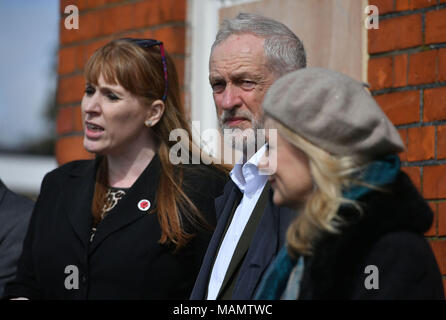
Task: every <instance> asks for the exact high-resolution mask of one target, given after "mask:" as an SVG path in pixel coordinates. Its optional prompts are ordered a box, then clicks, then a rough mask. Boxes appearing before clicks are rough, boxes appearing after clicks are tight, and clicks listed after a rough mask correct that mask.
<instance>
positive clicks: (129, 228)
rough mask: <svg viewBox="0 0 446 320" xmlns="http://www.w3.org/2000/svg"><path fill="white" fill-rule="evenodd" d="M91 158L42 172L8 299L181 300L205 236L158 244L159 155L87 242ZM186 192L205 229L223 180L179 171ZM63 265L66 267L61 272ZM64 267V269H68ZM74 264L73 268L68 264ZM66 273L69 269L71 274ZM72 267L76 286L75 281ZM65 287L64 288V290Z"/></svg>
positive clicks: (204, 171)
mask: <svg viewBox="0 0 446 320" xmlns="http://www.w3.org/2000/svg"><path fill="white" fill-rule="evenodd" d="M97 163H98V162H97V161H94V160H90V161H85V160H84V161H75V162H71V163H69V164H66V165H64V166H62V167H60V168H58V169H56V170H54V171H52V172H50V173H48V174H47V175H46V176H45V178H44V180H43V182H42V188H41V193H40V195H39V198H38V200H37V203H36V206H35V209H34V212H33V215H32V218H31V222H30V228H29V231H28V234H27V236H26V239H25V243H24V250H23V254H22V256H21V258H20V261H19V266H18V274H17V277H16V279H15V280H14V281H13V282H11V283H9V284H8V286H7V287H6V291H5V295H6V296H7V297H12V296H15V297H17V296H23V297H27V298H30V299H185V298H187V297H188V296H189V294H190V292H191V290H192V286H193V283H194V280H195V278H196V276H197V273H198V270H199V267H200V265H201V261H202V258H203V256H204V253H205V251H206V247H207V245H208V241H209V239H210V236H211V234H212V232H200V233H199V234H198V236H197V237H196V238H194V239H193V240H192V241H191V242H190V243H189V244H188V245H187V246H186V247H185V248H183V249H181V250H179V251H178V252H176V253H174V252H173V247H172V246H168V245H161V244H159V243H158V241H159V239H160V237H161V230H160V226H159V223H158V217H157V215H156V214H149V213H148V212H150V210H149V211H141V210H140V209H139V208H138V202H139V201H140V200H142V199H147V200H149V201H150V202H151V206H152V207H154V206H156V202H155V196H156V191H157V187H158V182H159V177H160V166H161V163H160V160H159V158H158V156H155V157H154V159H153V160H152V161H151V162H150V164H149V165H148V166H147V168H146V169H145V170H144V172H143V173H142V174H141V176H140V177H139V178H138V179H137V181H136V182H135V183H134V185H133V186H132V187H131V188H130V189H129V190H128V191H127V194H126V195H125V196H124V197H123V198H122V199H121V200H120V201H119V202H118V204H117V205H116V207H115V208H113V209H112V210H111V211H110V212H109V213H108V214H107V216H106V217H105V218H104V219H103V220H102V221H101V222H100V224H99V225H98V228H97V232H96V234H95V236H94V238H93V241H92V242H91V243H90V230H91V225H92V215H91V203H92V198H93V192H94V183H95V175H96V170H97ZM184 181H185V184H186V185H187V186H189V187H185V189H184V190H185V192H186V193H187V194H188V196H189V197H190V198H191V200H192V201H193V202H194V203H195V205H196V206H197V207H198V209H199V210H200V211H201V212H202V214H203V215H205V216H206V218H207V220H208V221H209V222H210V223H211V224H212V222H213V221H215V210H214V198H215V197H216V196H218V195H219V194H220V193H221V192H222V189H223V186H224V183H225V182H226V175H225V174H223V173H220V172H218V171H217V170H215V169H212V168H211V167H207V166H202V165H195V166H185V170H184ZM67 266H68V269H66V268H67ZM69 266H71V267H69ZM73 266H74V267H73ZM70 268H71V269H70ZM73 268H75V269H77V270H78V277H77V278H78V280H79V281H78V289H76V288H74V289H67V288H66V282H68V287H69V288H70V287H73V285H74V284H75V280H74V278H76V276H77V274H76V272H75V271H73V270H74V269H73ZM70 284H71V286H70Z"/></svg>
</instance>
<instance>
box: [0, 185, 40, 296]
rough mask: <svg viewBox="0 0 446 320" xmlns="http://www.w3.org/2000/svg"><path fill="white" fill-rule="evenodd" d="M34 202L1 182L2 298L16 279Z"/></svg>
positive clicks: (0, 269) (0, 283)
mask: <svg viewBox="0 0 446 320" xmlns="http://www.w3.org/2000/svg"><path fill="white" fill-rule="evenodd" d="M33 206H34V202H32V201H31V200H29V199H28V198H26V197H24V196H21V195H18V194H15V193H14V192H12V191H11V190H9V189H8V188H7V187H6V186H5V184H4V183H3V181H2V180H0V296H2V295H3V291H4V289H5V285H6V283H7V282H8V281H10V280H12V279H14V277H15V274H16V270H17V261H18V260H19V257H20V254H21V253H22V247H23V240H24V239H25V235H26V230H27V229H28V223H29V219H30V217H31V212H32V210H33Z"/></svg>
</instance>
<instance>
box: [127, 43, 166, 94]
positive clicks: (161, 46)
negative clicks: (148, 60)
mask: <svg viewBox="0 0 446 320" xmlns="http://www.w3.org/2000/svg"><path fill="white" fill-rule="evenodd" d="M120 40H124V41H128V42H131V43H135V44H137V45H138V46H140V47H141V48H144V49H147V48H151V47H154V46H159V47H160V53H161V62H162V63H163V71H164V83H165V86H164V95H163V98H162V100H163V101H166V99H167V87H168V82H167V64H166V54H165V53H164V45H163V43H162V42H161V41H158V40H155V39H136V38H122V39H120Z"/></svg>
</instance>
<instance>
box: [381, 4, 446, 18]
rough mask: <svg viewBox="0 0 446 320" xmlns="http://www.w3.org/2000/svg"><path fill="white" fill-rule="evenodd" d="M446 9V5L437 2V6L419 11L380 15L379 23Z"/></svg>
mask: <svg viewBox="0 0 446 320" xmlns="http://www.w3.org/2000/svg"><path fill="white" fill-rule="evenodd" d="M445 8H446V3H440V2H438V1H437V4H434V5H432V6H430V7H426V8H419V9H415V10H404V11H398V12H389V13H384V14H380V15H379V21H384V20H387V19H392V18H398V17H404V16H408V15H411V14H418V13H426V12H430V11H435V10H440V9H445ZM378 9H379V7H378Z"/></svg>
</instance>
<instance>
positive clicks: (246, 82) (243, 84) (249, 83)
mask: <svg viewBox="0 0 446 320" xmlns="http://www.w3.org/2000/svg"><path fill="white" fill-rule="evenodd" d="M255 86H256V83H255V82H254V81H250V80H243V81H242V82H241V87H242V88H243V89H245V90H250V89H254V87H255Z"/></svg>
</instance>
